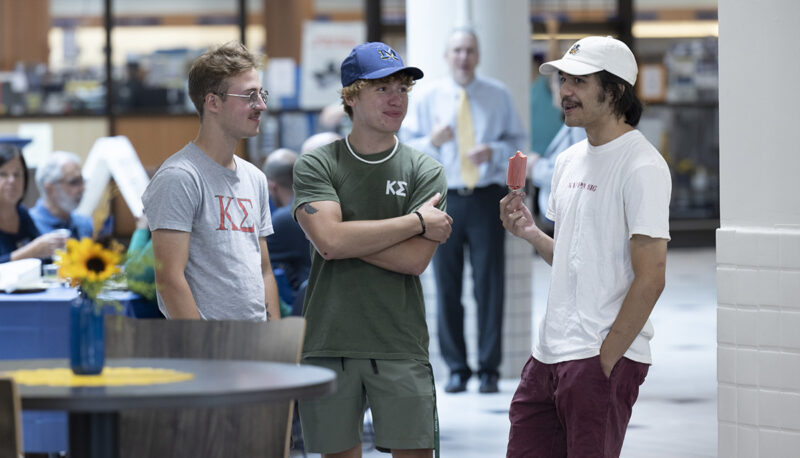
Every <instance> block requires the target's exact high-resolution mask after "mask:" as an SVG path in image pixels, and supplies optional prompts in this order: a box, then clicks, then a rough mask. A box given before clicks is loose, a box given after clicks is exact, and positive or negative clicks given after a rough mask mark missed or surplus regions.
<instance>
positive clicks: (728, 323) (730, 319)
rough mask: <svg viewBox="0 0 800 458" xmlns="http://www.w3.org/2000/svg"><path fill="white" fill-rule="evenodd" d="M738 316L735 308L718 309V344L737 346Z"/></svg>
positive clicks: (721, 307)
mask: <svg viewBox="0 0 800 458" xmlns="http://www.w3.org/2000/svg"><path fill="white" fill-rule="evenodd" d="M736 316H737V312H736V309H735V308H730V307H723V306H719V307H717V342H719V343H726V344H732V345H734V344H736Z"/></svg>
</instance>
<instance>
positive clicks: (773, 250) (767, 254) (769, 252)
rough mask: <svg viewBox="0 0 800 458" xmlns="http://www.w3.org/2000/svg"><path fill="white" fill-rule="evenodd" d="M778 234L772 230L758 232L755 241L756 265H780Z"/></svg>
mask: <svg viewBox="0 0 800 458" xmlns="http://www.w3.org/2000/svg"><path fill="white" fill-rule="evenodd" d="M779 239H780V238H779V234H778V233H777V232H774V231H770V232H767V231H764V232H761V233H760V234H759V237H758V238H757V240H756V242H757V243H758V265H759V266H772V267H775V266H778V265H780V264H779V263H780V250H779V248H778V243H779Z"/></svg>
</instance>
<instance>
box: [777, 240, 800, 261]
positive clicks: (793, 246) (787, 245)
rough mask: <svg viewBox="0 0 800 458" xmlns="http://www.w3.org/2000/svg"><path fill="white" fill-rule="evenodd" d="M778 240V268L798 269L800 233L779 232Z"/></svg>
mask: <svg viewBox="0 0 800 458" xmlns="http://www.w3.org/2000/svg"><path fill="white" fill-rule="evenodd" d="M779 237H780V239H779V242H778V244H779V247H780V252H779V255H780V266H781V267H784V268H791V269H800V231H788V230H787V231H785V232H781V234H780V236H779Z"/></svg>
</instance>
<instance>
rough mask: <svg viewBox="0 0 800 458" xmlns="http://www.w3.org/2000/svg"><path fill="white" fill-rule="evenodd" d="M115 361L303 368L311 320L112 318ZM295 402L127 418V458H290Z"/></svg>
mask: <svg viewBox="0 0 800 458" xmlns="http://www.w3.org/2000/svg"><path fill="white" fill-rule="evenodd" d="M105 326H106V329H105V331H106V355H107V356H108V357H110V358H190V359H192V358H202V359H237V360H253V361H276V362H286V363H298V362H299V361H300V353H301V351H302V345H303V338H304V337H305V319H303V318H299V317H287V318H284V319H282V320H279V321H274V322H268V323H256V322H248V321H203V320H137V319H132V318H128V317H123V316H119V315H109V316H106V323H105ZM293 405H294V402H293V401H280V402H271V403H261V404H246V405H233V406H226V407H213V408H191V409H151V410H144V409H142V410H131V411H123V412H122V413H121V414H120V441H119V444H120V456H121V457H122V458H125V457H142V456H169V457H197V456H248V457H280V456H283V457H287V456H289V438H290V432H291V417H292V412H293Z"/></svg>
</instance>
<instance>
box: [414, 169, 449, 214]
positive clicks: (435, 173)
mask: <svg viewBox="0 0 800 458" xmlns="http://www.w3.org/2000/svg"><path fill="white" fill-rule="evenodd" d="M422 159H423V163H425V164H426V165H427V166H426V167H424V169H423V170H422V171H421V172H420V174H419V176H418V177H417V179H416V185H415V186H414V190H413V191H412V194H411V196H410V197H411V199H410V200H409V207H410V208H408V209H407V212H408V213H410V212H412V211H414V210H416V209H418V208H419V207H421V206H422V205H423V204H424V203H425V202H427V201H428V200H429V199H430V198H431V197H433V196H434V195H435V194H436V193H437V192H438V193H439V194H441V198H440V199H439V203H438V204H436V208H438V209H439V210H442V211H447V177H446V176H445V173H444V168H443V167H442V166H441V165H440V164H439V163H438V162H436V161H435V160H434V159H432V158H429V157H426V156H422Z"/></svg>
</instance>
